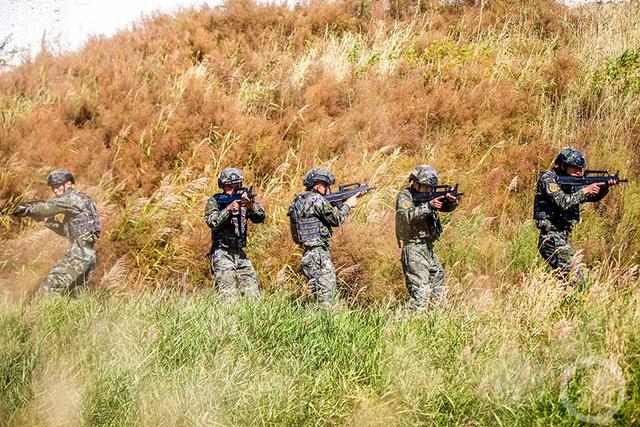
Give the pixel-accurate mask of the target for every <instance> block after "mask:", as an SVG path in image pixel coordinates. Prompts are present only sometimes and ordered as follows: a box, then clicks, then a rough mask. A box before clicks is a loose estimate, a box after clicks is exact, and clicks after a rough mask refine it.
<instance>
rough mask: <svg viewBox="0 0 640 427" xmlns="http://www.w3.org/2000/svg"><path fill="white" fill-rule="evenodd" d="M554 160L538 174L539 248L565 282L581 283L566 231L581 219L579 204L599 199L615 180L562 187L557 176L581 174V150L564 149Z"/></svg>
mask: <svg viewBox="0 0 640 427" xmlns="http://www.w3.org/2000/svg"><path fill="white" fill-rule="evenodd" d="M554 163H555V164H554V166H553V168H552V169H550V170H548V171H545V172H543V173H541V174H540V178H539V179H538V184H537V187H536V194H535V198H534V202H533V216H534V219H535V221H536V226H537V227H538V229H539V230H540V239H539V240H538V249H539V251H540V255H542V258H544V260H545V261H546V263H547V264H549V266H550V267H551V268H552V269H553V270H555V271H557V272H558V273H559V274H560V276H561V277H562V278H563V279H564V280H565V281H569V282H570V283H572V284H579V285H582V282H583V272H582V268H581V266H580V265H577V264H576V263H574V262H572V258H573V255H574V250H573V248H572V247H571V244H570V243H569V234H570V233H571V229H572V228H573V226H574V225H575V224H576V223H578V222H579V221H580V204H581V203H585V202H599V201H600V200H602V198H604V197H605V196H606V195H607V194H608V192H609V188H608V187H609V186H611V185H616V182H615V181H614V180H611V181H609V182H608V183H606V184H605V183H597V184H591V185H587V186H584V187H566V188H563V186H561V185H559V184H558V176H562V175H565V176H566V175H571V176H580V175H582V173H583V171H584V168H585V167H586V165H587V160H586V158H585V156H584V154H582V152H581V151H580V150H578V149H576V148H564V149H563V150H561V151H560V153H559V154H558V156H557V157H556V160H555V162H554Z"/></svg>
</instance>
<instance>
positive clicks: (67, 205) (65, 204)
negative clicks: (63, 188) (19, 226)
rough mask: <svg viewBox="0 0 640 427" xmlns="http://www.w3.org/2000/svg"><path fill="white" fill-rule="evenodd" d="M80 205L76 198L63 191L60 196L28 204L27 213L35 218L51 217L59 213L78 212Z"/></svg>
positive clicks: (80, 210) (80, 209)
mask: <svg viewBox="0 0 640 427" xmlns="http://www.w3.org/2000/svg"><path fill="white" fill-rule="evenodd" d="M80 212H82V206H81V205H80V204H79V203H78V200H77V198H74V197H72V196H71V194H70V193H65V194H63V195H62V196H60V197H54V198H53V199H49V200H47V201H46V202H36V203H34V204H31V205H29V206H28V210H27V215H29V216H30V217H32V218H34V219H37V220H44V219H46V218H53V217H55V216H56V215H59V214H73V215H75V214H79V213H80Z"/></svg>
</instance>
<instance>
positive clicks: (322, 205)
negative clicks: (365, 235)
mask: <svg viewBox="0 0 640 427" xmlns="http://www.w3.org/2000/svg"><path fill="white" fill-rule="evenodd" d="M350 210H351V208H349V206H347V205H346V204H343V205H342V206H341V207H340V208H337V207H334V206H331V203H329V202H327V200H326V199H325V198H324V197H323V196H322V194H320V193H318V192H317V191H313V190H312V191H303V192H302V193H298V194H296V198H295V199H294V200H293V203H291V206H290V207H289V213H288V215H289V218H290V220H291V233H292V235H293V236H294V241H296V240H297V241H296V243H298V244H299V245H300V246H301V247H303V248H305V249H310V248H315V247H319V246H322V247H325V248H327V247H329V239H330V238H331V236H332V235H333V231H332V228H333V227H338V226H340V225H341V224H342V223H343V222H344V220H345V219H346V218H347V216H348V215H349V211H350ZM314 219H316V220H317V221H313V220H314ZM309 220H311V221H309ZM304 223H306V224H307V225H312V226H313V227H312V229H311V230H309V229H307V230H306V232H304V231H303V230H300V229H297V228H299V227H300V226H301V224H304ZM294 233H296V234H298V235H299V236H300V237H301V239H300V238H296V234H294Z"/></svg>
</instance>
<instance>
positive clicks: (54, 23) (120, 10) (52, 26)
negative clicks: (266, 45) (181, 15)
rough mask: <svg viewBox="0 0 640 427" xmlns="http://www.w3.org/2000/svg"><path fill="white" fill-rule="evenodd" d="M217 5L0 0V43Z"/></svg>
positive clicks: (69, 45)
mask: <svg viewBox="0 0 640 427" xmlns="http://www.w3.org/2000/svg"><path fill="white" fill-rule="evenodd" d="M267 1H268V0H267ZM275 1H278V0H275ZM280 1H282V0H280ZM285 1H286V0H285ZM290 1H291V2H293V1H295V0H290ZM583 1H585V0H565V3H571V4H576V3H581V2H583ZM221 2H222V0H0V41H2V40H4V39H5V38H6V37H7V36H11V41H12V43H11V46H12V47H16V48H23V49H26V51H27V52H29V53H30V54H34V53H36V52H37V51H38V50H39V49H40V46H41V41H42V39H43V37H44V38H45V39H46V41H47V43H49V44H50V46H53V48H54V50H60V49H63V50H67V49H78V48H79V47H81V46H82V44H83V43H84V42H85V41H86V40H87V38H88V37H89V36H90V35H93V34H104V35H113V34H114V33H115V32H116V31H117V30H119V29H122V28H125V27H126V26H127V25H129V24H131V23H133V22H136V21H138V20H139V19H140V18H141V17H142V16H143V15H148V14H150V13H152V12H154V11H163V12H173V11H175V10H177V9H179V8H181V7H191V6H195V7H199V6H202V5H203V4H207V5H209V6H215V5H218V4H220V3H221Z"/></svg>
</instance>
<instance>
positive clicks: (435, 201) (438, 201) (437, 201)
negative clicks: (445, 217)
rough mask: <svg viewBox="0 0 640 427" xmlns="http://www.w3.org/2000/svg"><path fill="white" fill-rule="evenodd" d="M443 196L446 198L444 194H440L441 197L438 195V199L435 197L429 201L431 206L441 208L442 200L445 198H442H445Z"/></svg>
mask: <svg viewBox="0 0 640 427" xmlns="http://www.w3.org/2000/svg"><path fill="white" fill-rule="evenodd" d="M449 195H450V194H447V196H449ZM443 198H444V196H440V197H438V198H437V199H433V200H431V201H430V202H429V204H430V205H431V207H432V208H434V209H440V208H441V207H442V202H443V200H442V199H443Z"/></svg>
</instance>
